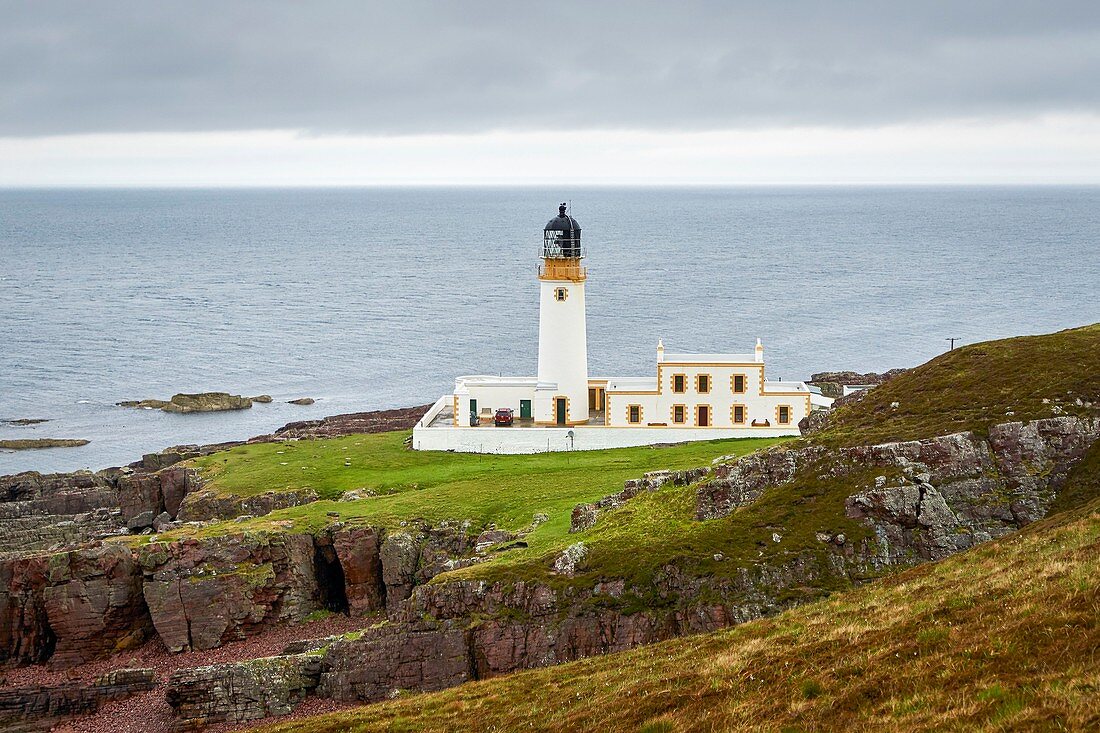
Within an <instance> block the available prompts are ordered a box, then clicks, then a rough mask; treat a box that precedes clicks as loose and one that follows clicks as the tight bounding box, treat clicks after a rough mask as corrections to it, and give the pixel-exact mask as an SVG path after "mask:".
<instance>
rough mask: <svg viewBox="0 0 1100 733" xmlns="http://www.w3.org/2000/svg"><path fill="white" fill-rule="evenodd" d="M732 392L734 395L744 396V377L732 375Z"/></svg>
mask: <svg viewBox="0 0 1100 733" xmlns="http://www.w3.org/2000/svg"><path fill="white" fill-rule="evenodd" d="M733 391H734V393H736V394H744V392H745V375H744V374H734V375H733Z"/></svg>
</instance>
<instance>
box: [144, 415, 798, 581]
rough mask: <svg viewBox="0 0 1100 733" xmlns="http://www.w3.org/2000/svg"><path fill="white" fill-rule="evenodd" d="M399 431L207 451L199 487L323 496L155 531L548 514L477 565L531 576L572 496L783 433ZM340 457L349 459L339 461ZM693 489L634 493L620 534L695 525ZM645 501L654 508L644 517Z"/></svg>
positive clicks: (642, 539)
mask: <svg viewBox="0 0 1100 733" xmlns="http://www.w3.org/2000/svg"><path fill="white" fill-rule="evenodd" d="M406 436H407V433H406V432H392V433H381V434H375V435H354V436H348V437H345V438H330V439H321V440H303V441H298V442H289V443H261V444H254V445H247V446H241V447H238V448H234V449H232V450H229V451H225V452H221V453H215V454H212V455H209V456H205V457H203V458H201V459H198V460H197V461H196V462H195V464H196V465H197V466H198V467H199V468H200V469H202V472H203V475H204V478H205V479H206V485H205V486H204V489H203V490H204V491H215V492H219V493H224V494H236V495H251V494H256V493H261V492H264V491H271V490H277V491H278V490H287V489H302V488H312V489H314V490H315V491H317V493H318V494H320V495H321V496H322V497H327V498H326V499H325V500H322V501H318V502H314V503H311V504H306V505H303V506H298V507H292V508H290V509H283V510H279V511H275V512H272V513H271V514H267V515H264V516H262V517H256V518H254V519H251V520H247V521H244V522H237V521H232V522H222V523H218V524H215V525H211V526H207V527H203V528H201V529H198V530H196V529H193V528H188V527H184V528H181V529H178V530H175V531H173V532H169V533H165V534H163V535H161V539H171V538H173V537H180V536H187V535H194V534H198V535H204V536H209V535H212V534H221V533H225V532H239V531H253V530H264V529H279V530H281V531H288V530H289V529H294V530H301V531H316V530H318V529H320V528H322V527H323V526H324V525H326V524H329V523H331V522H333V521H337V519H338V520H339V521H344V522H351V523H363V524H370V525H372V526H376V527H387V528H390V529H395V528H398V527H400V526H401V523H402V522H407V521H410V520H415V519H423V520H425V521H427V522H431V523H435V522H439V521H441V520H458V521H462V520H467V519H469V520H471V521H472V523H473V526H474V527H476V528H477V529H480V528H481V527H482V526H484V525H485V524H487V523H489V522H493V523H495V524H496V525H497V526H498V527H501V528H504V529H509V530H519V529H522V528H525V527H528V526H529V525H531V523H532V520H533V519H534V516H535V515H536V514H545V515H546V516H547V517H548V518H549V519H548V521H546V522H545V523H544V524H541V525H540V526H539V527H538V528H537V529H536V530H535V531H533V532H532V533H531V534H529V535H527V537H525V540H526V541H527V542H528V543H529V547H528V548H527V549H524V550H513V551H510V552H508V553H504V554H502V555H501V557H500V558H499V560H497V561H496V562H493V563H489V564H487V565H485V566H480V567H484V568H489V567H492V568H494V570H492V571H487V572H493V573H499V572H501V571H502V569H503V568H506V567H511V566H515V567H518V568H524V569H523V570H522V571H521V572H522V573H523V574H524V575H527V576H529V575H530V574H532V573H541V572H544V571H545V570H547V569H548V567H547V568H543V566H544V565H548V563H546V562H544V560H543V558H544V556H545V554H546V553H547V552H550V551H553V550H555V549H557V548H560V547H562V546H564V545H565V544H568V543H570V542H575V541H577V539H584V538H583V537H581V536H579V535H569V533H568V532H569V517H570V514H571V513H572V510H573V507H574V506H576V505H577V504H579V503H582V502H589V501H594V500H596V499H599V498H601V497H604V496H607V495H608V494H612V493H615V492H616V491H619V490H620V489H622V486H623V482H624V481H626V480H627V479H631V478H637V477H639V476H641V475H642V474H643V473H645V472H647V471H653V470H659V469H673V470H675V469H681V468H692V467H696V466H700V465H706V464H709V463H710V462H711V461H712V460H713V459H714V458H716V457H718V456H724V455H744V454H746V453H750V452H752V451H755V450H758V449H760V448H764V447H766V446H770V445H775V444H777V443H780V442H783V440H784V439H775V438H763V439H762V438H753V439H741V440H717V441H703V442H695V443H682V444H678V445H670V446H654V447H643V448H621V449H615V450H603V451H575V452H568V453H566V452H562V453H539V454H534V455H521V456H497V455H477V454H466V453H446V452H433V451H412V450H407V449H406V448H405V447H404V440H405V438H406ZM345 462H348V463H350V464H351V466H350V467H345ZM356 488H368V489H371V490H373V491H375V492H376V493H377V495H376V496H373V497H369V498H366V499H361V500H357V501H348V502H345V501H336V500H335V498H336V497H339V496H340V495H341V494H342V493H343V492H344V491H347V490H348V489H356ZM690 491H691V490H689V489H680V490H679V492H678V493H676V494H674V493H673V492H672V490H671V488H670V489H669V490H668V491H661V492H658V493H656V494H653V495H652V496H653V497H658V498H657V499H656V500H655V501H643V505H642V506H644V507H645V511H641V512H639V511H635V510H634V509H633V508H632V507H631V508H624V509H622V510H619V511H620V513H622V514H623V517H624V518H625V517H634V518H636V520H637V522H636V523H635V524H632V525H631V526H630V527H629V528H627V529H625V530H622V531H621V534H622V535H630V536H635V537H636V538H637V539H638V540H639V542H638V543H637V546H638V547H639V548H641V547H644V546H648V545H649V544H650V543H651V542H652V541H653V540H655V539H657V537H656V535H657V534H658V533H660V532H661V528H660V524H661V523H663V522H674V523H675V524H676V526H677V527H680V526H681V525H683V526H684V527H690V526H691V525H692V524H698V523H696V522H692V521H691V519H690V517H691V512H692V511H693V510H692V508H691V507H689V506H687V504H686V503H685V502H687V501H688V498H687V496H688V493H689V492H690ZM693 495H694V494H692V496H693ZM631 503H632V504H633V502H631ZM650 507H652V508H653V509H655V510H658V511H657V513H655V514H653V515H649V514H647V513H646V512H648V510H649V508H650ZM332 513H337V514H338V515H339V516H338V518H337V517H335V516H332ZM671 528H672V527H671V525H670V526H669V527H667V528H666V530H670V529H671ZM593 531H594V530H593ZM647 534H652V535H654V536H653V537H647V536H646V535H647ZM592 539H596V538H595V537H593V538H592ZM603 539H604V541H605V543H606V545H604V546H601V549H600V550H599V551H600V552H602V551H603V547H606V549H607V554H608V557H617V556H619V555H622V554H623V553H624V552H625V553H627V555H626V556H627V557H629V550H630V543H629V542H624V539H625V536H607V537H604V538H603ZM677 542H678V541H677ZM677 542H673V544H672V545H670V546H669V550H670V551H673V552H676V553H679V552H680V551H681V550H689V548H687V547H684V546H682V545H681V544H678V543H677ZM688 542H689V544H690V542H691V540H688ZM611 545H614V548H612V547H611ZM480 567H479V569H480ZM448 577H449V576H448Z"/></svg>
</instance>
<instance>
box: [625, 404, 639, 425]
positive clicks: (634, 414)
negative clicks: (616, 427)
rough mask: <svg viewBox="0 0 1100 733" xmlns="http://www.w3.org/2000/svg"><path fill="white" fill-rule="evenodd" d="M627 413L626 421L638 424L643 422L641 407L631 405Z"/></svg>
mask: <svg viewBox="0 0 1100 733" xmlns="http://www.w3.org/2000/svg"><path fill="white" fill-rule="evenodd" d="M626 413H627V414H626V419H627V421H628V422H631V423H635V424H637V423H640V422H641V421H642V406H641V405H631V406H630V407H628V408H626Z"/></svg>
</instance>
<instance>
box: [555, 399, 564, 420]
mask: <svg viewBox="0 0 1100 733" xmlns="http://www.w3.org/2000/svg"><path fill="white" fill-rule="evenodd" d="M554 415H555V418H556V421H557V423H558V425H565V398H564V397H555V398H554Z"/></svg>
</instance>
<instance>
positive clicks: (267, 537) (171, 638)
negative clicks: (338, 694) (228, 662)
mask: <svg viewBox="0 0 1100 733" xmlns="http://www.w3.org/2000/svg"><path fill="white" fill-rule="evenodd" d="M139 557H140V561H141V565H142V568H143V569H144V572H145V575H146V580H145V584H144V588H143V590H144V595H145V600H146V603H147V604H148V606H149V613H150V615H151V617H152V622H153V624H154V626H155V627H156V630H157V633H158V634H159V635H160V638H161V640H162V641H163V642H164V645H165V646H166V647H168V648H169V649H170V650H172V651H182V650H185V649H213V648H215V647H217V646H220V645H221V644H223V643H225V642H226V641H229V640H232V639H243V638H246V637H248V636H251V635H253V634H255V633H258V632H259V631H260V630H262V629H263V628H264V627H265V626H267V625H269V624H272V623H275V622H278V621H301V620H302V619H304V618H305V617H306V616H307V615H308V614H310V613H311V612H313V611H316V610H318V608H319V603H318V598H319V595H320V594H319V590H318V587H317V578H316V574H315V568H314V545H313V538H312V537H311V536H310V535H308V534H270V533H246V534H241V535H229V536H220V537H214V538H209V539H204V540H201V541H200V540H195V539H187V540H180V541H176V542H153V543H150V544H148V545H146V546H144V547H142V548H141V550H140V551H139Z"/></svg>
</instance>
